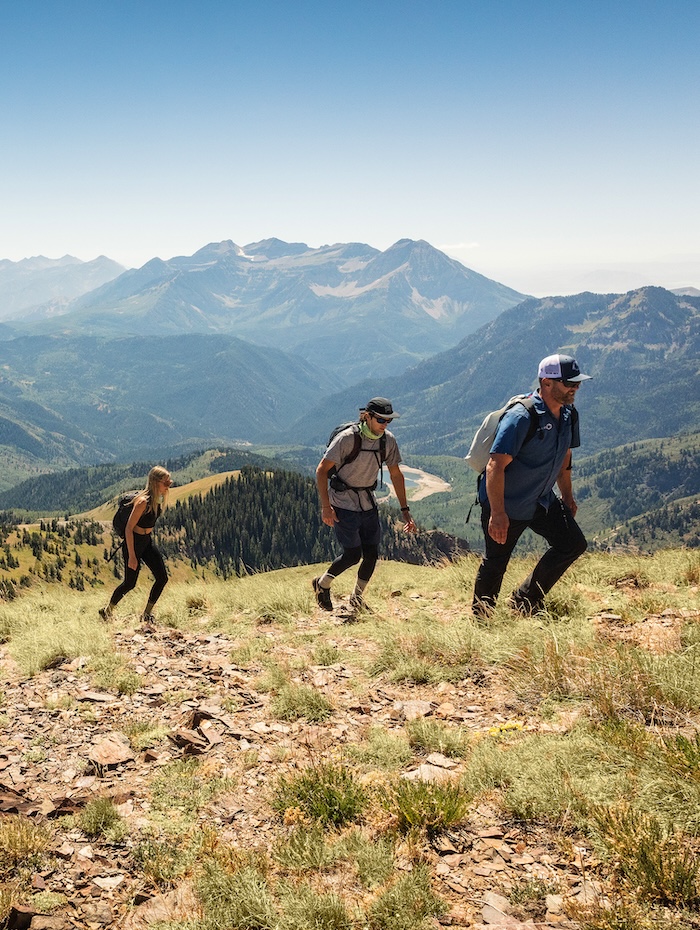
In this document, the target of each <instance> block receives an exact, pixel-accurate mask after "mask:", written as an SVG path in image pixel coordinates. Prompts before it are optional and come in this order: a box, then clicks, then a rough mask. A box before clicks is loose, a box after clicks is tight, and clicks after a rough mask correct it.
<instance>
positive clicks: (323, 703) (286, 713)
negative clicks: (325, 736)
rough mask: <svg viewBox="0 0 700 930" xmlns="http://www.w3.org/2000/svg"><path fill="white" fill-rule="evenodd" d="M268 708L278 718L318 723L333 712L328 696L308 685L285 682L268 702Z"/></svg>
mask: <svg viewBox="0 0 700 930" xmlns="http://www.w3.org/2000/svg"><path fill="white" fill-rule="evenodd" d="M270 710H271V711H272V713H273V714H274V716H275V717H277V718H278V719H279V720H301V719H303V720H308V721H309V722H310V723H320V722H321V721H323V720H327V719H328V717H330V715H331V714H332V713H333V706H332V704H331V702H330V701H329V700H328V698H327V697H326V696H325V695H323V694H321V692H320V691H317V690H316V689H315V688H310V687H309V686H308V685H292V684H287V685H284V686H283V687H282V688H280V690H279V692H278V693H277V694H276V695H275V696H274V697H273V699H272V701H271V702H270Z"/></svg>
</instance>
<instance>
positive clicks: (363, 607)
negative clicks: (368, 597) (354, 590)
mask: <svg viewBox="0 0 700 930" xmlns="http://www.w3.org/2000/svg"><path fill="white" fill-rule="evenodd" d="M349 604H350V610H352V612H353V613H356V614H357V613H360V611H364V612H365V613H366V614H371V613H373V611H372V609H371V607H368V606H367V604H366V603H365V599H364V597H362V595H361V594H351V595H350V601H349Z"/></svg>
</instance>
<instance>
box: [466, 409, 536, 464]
mask: <svg viewBox="0 0 700 930" xmlns="http://www.w3.org/2000/svg"><path fill="white" fill-rule="evenodd" d="M535 396H536V395H535V394H515V395H514V396H513V397H511V399H510V400H509V401H508V402H507V403H505V404H504V405H503V406H502V407H499V409H498V410H492V411H491V413H489V414H487V415H486V416H485V417H484V420H483V422H482V424H481V426H480V427H479V429H478V430H477V431H476V433H475V434H474V438H473V439H472V444H471V446H469V452H467V454H466V455H465V456H464V460H465V461H466V463H467V465H469V467H470V468H473V469H474V471H475V472H477V473H478V474H481V473H482V472H483V470H484V469H485V468H486V466H487V464H488V461H489V453H490V452H491V446H492V445H493V440H494V439H495V437H496V430H497V429H498V424H499V423H500V422H501V419H502V417H503V415H504V414H505V413H506V412H507V411H508V410H510V408H511V407H514V406H515V405H516V404H522V405H523V407H525V409H526V410H527V411H528V413H529V414H530V428H529V430H528V434H527V436H526V437H525V442H528V440H530V439H532V437H533V436H534V435H535V433H536V432H537V427H538V425H539V422H538V421H539V418H538V416H537V411H536V410H535V409H534V403H535Z"/></svg>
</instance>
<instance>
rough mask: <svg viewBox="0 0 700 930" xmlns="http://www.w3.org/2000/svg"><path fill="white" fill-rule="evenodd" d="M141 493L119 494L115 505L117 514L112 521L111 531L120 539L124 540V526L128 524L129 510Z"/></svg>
mask: <svg viewBox="0 0 700 930" xmlns="http://www.w3.org/2000/svg"><path fill="white" fill-rule="evenodd" d="M141 493H142V491H126V492H125V493H124V494H121V495H120V497H119V501H118V503H117V512H116V513H115V514H114V517H113V519H112V529H113V530H114V532H115V533H116V534H117V536H119V537H120V538H121V539H124V534H125V533H126V524H127V523H128V522H129V517H130V516H131V510H132V508H133V506H134V500H135V499H136V498H137V497H138V496H139V494H141Z"/></svg>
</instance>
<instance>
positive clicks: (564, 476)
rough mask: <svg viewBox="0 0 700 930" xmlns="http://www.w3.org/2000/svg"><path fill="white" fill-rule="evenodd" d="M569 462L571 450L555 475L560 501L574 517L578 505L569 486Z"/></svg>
mask: <svg viewBox="0 0 700 930" xmlns="http://www.w3.org/2000/svg"><path fill="white" fill-rule="evenodd" d="M571 461H572V458H571V449H569V454H568V455H567V456H566V458H565V459H564V464H563V465H562V467H561V471H560V472H559V474H558V475H557V487H558V488H559V492H560V494H561V499H562V500H563V501H564V503H565V504H566V506H567V507H568V508H569V510H570V511H571V513H572V514H573V515H574V516H576V511H577V510H578V504H577V503H576V501H575V500H574V492H573V488H572V485H571Z"/></svg>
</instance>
